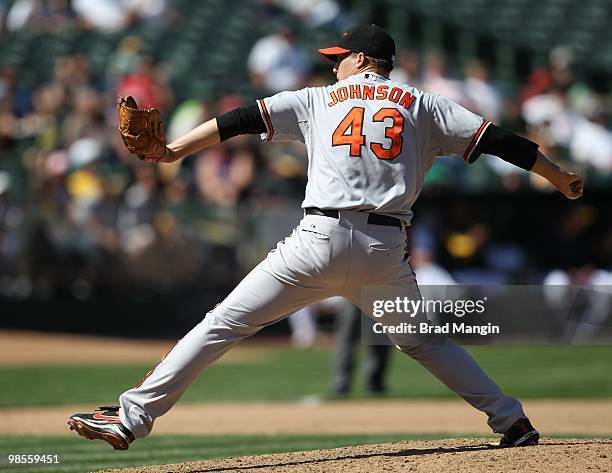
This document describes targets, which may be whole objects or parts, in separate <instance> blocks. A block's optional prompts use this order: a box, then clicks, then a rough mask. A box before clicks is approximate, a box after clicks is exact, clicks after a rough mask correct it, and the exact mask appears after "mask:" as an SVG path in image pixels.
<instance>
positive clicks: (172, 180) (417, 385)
mask: <svg viewBox="0 0 612 473" xmlns="http://www.w3.org/2000/svg"><path fill="white" fill-rule="evenodd" d="M361 22H364V23H367V22H373V23H376V24H378V25H380V26H382V27H385V28H386V29H388V31H389V32H390V33H391V34H392V35H393V36H394V37H395V38H396V41H397V43H398V47H399V52H398V57H397V63H396V67H395V70H394V71H393V74H392V77H393V78H395V79H397V80H400V81H405V82H408V83H411V84H414V85H416V86H417V87H420V88H422V89H425V90H429V91H433V92H437V93H440V94H442V95H446V96H449V97H451V98H452V99H454V100H456V101H457V102H459V103H461V104H463V105H464V106H466V107H467V108H469V109H471V110H473V111H474V112H477V113H479V114H481V115H483V116H486V117H487V118H489V119H491V120H492V121H494V122H496V123H498V124H501V125H503V126H505V127H508V128H510V129H512V130H514V131H515V132H517V133H520V134H522V135H525V136H528V137H529V138H531V139H533V140H534V141H537V142H538V143H539V144H540V145H541V147H542V149H543V150H544V151H545V152H546V153H547V154H548V155H549V156H550V157H552V158H553V159H555V160H557V161H559V162H563V163H566V164H567V165H568V166H569V167H570V168H572V169H575V170H578V171H580V172H582V173H584V174H585V175H586V177H587V184H586V192H585V197H584V198H583V199H581V200H579V201H576V202H570V201H567V200H565V199H564V198H563V197H562V196H560V195H559V194H556V193H554V192H552V190H551V189H550V188H548V187H547V186H546V185H544V183H543V182H541V181H539V180H537V179H533V177H532V176H529V175H528V174H527V173H524V172H522V171H521V170H519V169H516V168H512V167H510V166H506V165H505V164H504V163H503V162H502V161H501V160H498V159H496V158H486V157H484V158H481V159H480V160H479V161H478V162H477V163H476V164H475V165H473V166H471V167H469V168H468V167H467V166H465V165H464V163H463V162H462V160H460V159H458V158H456V157H447V158H441V159H439V160H438V162H437V164H436V165H435V166H434V167H433V169H432V171H431V173H430V175H429V178H428V180H427V183H426V186H425V189H424V191H423V193H422V196H421V197H420V199H419V201H418V203H417V205H416V208H415V213H416V217H415V220H414V229H413V232H412V248H413V256H414V262H415V265H416V266H417V270H419V269H422V268H429V269H434V270H435V271H434V273H435V274H438V275H439V274H444V277H445V278H451V279H452V280H454V281H456V282H459V283H465V284H471V285H477V284H491V283H493V284H542V283H555V284H575V285H582V286H588V285H610V284H611V283H612V277H611V275H610V274H611V273H610V271H611V270H612V214H611V212H610V202H612V190H611V187H610V185H611V184H612V130H611V126H612V115H611V111H612V108H611V106H612V102H611V95H610V86H611V85H612V29H610V27H609V25H610V24H611V22H612V1H611V0H580V1H578V0H540V1H538V2H531V1H528V0H497V1H496V2H489V1H487V0H379V1H373V0H232V1H224V0H200V1H195V0H193V1H190V0H0V328H2V329H3V331H1V332H0V407H1V408H2V411H0V412H3V415H4V418H5V422H4V423H3V425H4V426H5V428H4V430H1V431H0V450H3V451H4V450H7V451H8V450H11V451H12V450H15V449H17V450H18V449H22V450H23V449H25V450H24V451H28V449H30V450H31V449H47V450H49V449H59V450H60V451H62V452H65V453H66V455H67V457H66V458H67V459H68V461H69V463H70V466H69V467H66V471H83V470H85V469H91V468H93V467H94V466H95V467H100V468H101V467H102V466H106V467H110V466H121V465H126V464H142V463H144V462H147V461H149V462H153V463H160V462H168V461H182V460H184V459H185V458H203V457H206V456H227V455H236V454H241V453H263V452H267V453H269V452H272V451H279V450H283V449H285V450H290V449H300V448H314V447H315V446H319V447H320V446H336V445H341V444H344V445H349V444H354V443H359V442H361V443H367V442H377V441H379V442H382V441H384V440H397V439H400V438H404V439H406V438H410V435H414V434H406V433H403V434H398V433H397V432H396V431H394V432H395V433H393V434H391V433H390V434H389V435H386V436H385V435H382V434H377V435H370V436H367V435H361V433H362V432H356V434H355V435H353V436H350V435H344V436H343V437H342V436H340V437H338V436H336V437H334V438H333V439H331V440H330V438H322V437H317V438H316V439H315V438H314V437H295V436H294V437H291V438H290V437H284V438H283V440H282V441H280V440H279V439H278V438H276V437H266V436H261V435H258V436H251V437H245V436H242V437H236V436H234V437H227V438H225V437H224V438H218V439H216V440H215V439H212V440H211V439H210V438H209V439H208V440H206V442H202V441H200V440H198V439H195V440H194V439H193V438H188V437H180V438H179V437H172V436H168V437H166V436H163V435H162V436H161V437H159V436H158V437H156V436H152V437H151V438H150V439H147V440H146V441H143V443H142V447H141V449H140V450H135V451H134V452H130V453H129V454H128V456H124V457H121V459H116V458H115V457H112V459H111V457H109V456H108V455H106V453H107V448H106V447H107V446H106V445H95V446H94V445H89V444H84V445H81V444H79V443H77V441H76V440H75V439H73V438H70V439H67V438H66V439H65V438H60V437H57V438H56V437H53V438H51V437H45V438H39V437H36V438H30V437H26V436H24V435H25V434H26V433H27V434H28V435H30V434H31V433H32V432H30V431H28V430H27V429H26V430H20V431H19V432H17V435H20V436H18V437H14V435H16V434H15V432H14V431H12V430H11V425H13V426H16V425H25V424H24V422H23V417H22V416H23V412H24V411H21V410H16V409H22V408H23V409H26V410H27V409H31V410H30V411H29V412H30V414H32V415H34V414H36V415H40V413H41V412H42V411H40V410H36V406H51V407H53V406H59V405H62V404H87V405H89V407H92V405H93V406H95V405H97V403H101V402H110V401H113V400H114V399H115V396H116V395H117V394H118V393H119V392H121V391H122V390H124V389H126V388H127V387H129V386H131V385H133V384H134V383H135V382H136V381H137V380H138V379H139V378H140V377H142V376H143V375H144V374H145V373H146V372H147V371H148V370H149V369H150V367H151V365H152V364H155V362H156V360H157V358H158V357H159V356H161V355H162V354H163V352H164V350H165V348H166V346H165V345H164V343H165V342H162V344H161V345H154V347H153V348H151V347H149V349H146V347H145V346H144V345H139V344H137V343H136V342H134V343H133V344H132V347H133V350H132V352H137V353H142V354H141V355H134V353H132V352H130V351H129V350H128V348H129V347H127V348H126V344H123V345H121V344H120V345H116V344H114V343H115V342H113V345H109V344H107V342H106V341H104V340H103V341H102V342H100V341H99V340H97V341H96V340H94V339H88V338H87V339H81V340H80V341H79V338H78V337H77V338H61V337H63V336H60V338H58V339H56V338H53V337H51V338H49V339H44V340H43V339H41V338H38V336H37V335H32V334H29V335H28V334H26V335H24V334H23V333H21V332H15V331H12V330H8V329H28V330H38V331H53V332H73V333H78V334H84V333H90V334H96V335H114V336H121V337H139V338H163V339H175V338H178V337H180V336H182V335H183V334H184V333H185V332H186V331H187V330H189V329H190V328H191V327H192V326H193V325H194V324H195V323H197V322H198V321H199V320H200V319H201V318H202V316H203V315H204V314H205V313H206V312H207V311H208V310H209V309H210V308H212V307H213V306H214V305H215V304H216V303H217V302H219V301H220V300H222V299H223V297H224V296H225V295H226V294H227V293H228V292H229V291H230V290H231V289H232V288H233V287H234V286H235V284H236V283H237V282H238V281H239V280H240V279H241V278H242V277H243V276H244V275H245V274H246V273H247V272H248V271H249V270H250V269H251V268H252V267H253V266H254V265H255V264H256V263H257V262H259V261H260V260H261V259H262V258H263V257H264V256H265V255H266V253H267V251H268V250H269V249H270V248H272V247H273V246H274V245H275V244H276V242H277V241H278V240H279V239H280V238H283V237H284V236H285V234H287V233H288V232H289V231H290V229H291V228H292V227H294V226H295V225H296V223H297V222H298V220H299V218H300V216H301V212H300V208H299V205H300V202H301V199H302V197H303V189H304V183H305V174H306V160H305V152H304V149H303V147H302V146H299V145H298V146H293V145H275V144H266V145H265V146H263V145H261V144H260V142H259V140H258V139H257V137H240V138H236V139H234V140H231V141H230V142H227V143H225V144H223V145H221V146H218V147H215V148H213V149H211V150H208V151H205V152H203V153H201V154H199V155H197V156H194V157H191V158H189V159H187V160H185V161H184V162H183V163H180V164H177V165H172V166H170V165H169V166H161V167H154V166H149V165H146V164H143V163H141V162H139V161H138V160H137V159H135V158H134V157H132V156H130V155H128V154H126V152H125V150H124V149H123V145H122V144H121V142H120V139H119V136H118V134H117V133H116V131H115V128H116V111H115V103H116V97H117V96H118V95H128V94H129V95H133V96H135V97H136V99H137V100H138V103H139V105H141V106H143V107H149V106H154V107H157V108H159V110H160V111H161V113H162V114H163V116H164V120H165V123H166V126H167V130H168V135H169V137H170V138H173V137H176V136H178V135H180V134H181V133H183V132H185V131H187V130H188V129H190V128H192V127H193V126H195V125H197V124H199V123H200V122H202V121H203V120H205V119H207V118H210V117H213V116H215V115H216V114H218V113H222V112H224V111H227V110H229V109H231V108H233V107H236V106H238V105H240V104H244V103H248V102H249V101H251V100H253V99H255V98H259V97H263V96H267V95H270V94H273V93H275V92H277V91H280V90H284V89H297V88H300V87H303V86H309V85H319V84H327V83H330V82H333V81H334V77H333V75H332V73H331V64H330V63H329V62H327V61H326V60H325V59H324V58H322V57H319V56H318V54H317V53H316V48H317V47H319V46H321V45H325V44H327V43H329V42H331V41H334V40H335V38H336V37H337V36H338V34H339V33H340V32H341V31H344V30H345V29H346V28H347V27H349V26H351V25H353V24H355V23H361ZM436 271H437V272H436ZM430 283H431V281H430ZM607 310H610V307H609V305H608V306H607ZM323 312H324V313H325V312H326V310H325V309H324V310H323ZM327 315H331V314H329V313H327ZM326 320H328V321H329V320H331V317H328V318H327V319H326ZM330 328H331V323H329V324H328V325H327V329H328V331H331V329H330ZM288 333H289V330H288V326H287V324H284V323H283V324H278V325H277V326H274V327H271V328H269V329H267V330H266V331H264V334H263V335H264V337H266V336H267V337H268V338H264V339H263V340H264V342H265V343H262V344H261V345H257V348H256V349H255V348H253V345H248V343H247V346H246V348H244V349H243V348H241V347H238V348H237V349H236V350H238V352H237V353H238V354H237V355H236V357H237V358H236V359H233V358H231V356H232V355H231V354H230V355H228V356H229V357H230V360H229V361H228V362H223V363H224V364H223V365H222V366H215V367H213V368H212V369H211V370H210V372H209V373H207V375H206V376H205V377H203V378H202V379H201V380H199V381H198V382H197V383H196V384H195V385H194V386H193V388H192V389H190V390H189V391H188V393H187V394H186V397H185V401H186V402H187V403H189V402H197V401H203V400H206V401H208V402H212V401H235V402H245V401H253V400H257V401H271V400H273V401H275V402H277V401H280V400H285V401H291V400H295V399H299V398H301V397H302V396H305V395H309V394H311V395H314V398H312V399H311V401H312V402H314V403H315V404H316V403H317V402H318V401H317V399H320V398H322V397H323V398H324V397H325V396H326V395H327V394H328V393H329V380H328V375H329V366H330V358H331V353H332V352H331V350H330V347H329V344H328V343H327V344H326V343H322V344H318V345H315V347H314V348H311V349H309V350H307V351H305V352H296V351H295V350H293V349H292V348H291V347H290V346H289V345H288V344H286V343H285V341H284V340H286V338H281V337H277V338H278V339H280V340H283V341H281V342H279V341H277V340H274V339H273V338H272V337H275V336H277V335H286V334H288ZM258 337H259V336H258ZM127 344H128V345H129V344H130V342H128V343H127ZM111 346H112V349H111V351H113V353H114V354H115V355H116V356H114V357H110V358H109V357H108V352H107V351H105V348H106V347H111ZM37 347H38V349H40V350H42V351H41V352H40V354H39V355H36V353H35V352H36V349H37ZM88 347H89V348H88ZM611 348H612V347H610V346H591V347H530V348H526V347H523V348H520V347H514V348H500V347H497V348H491V347H481V348H477V349H473V352H474V354H475V356H476V357H477V358H478V360H479V361H480V362H481V363H482V364H483V366H484V367H485V368H486V369H487V370H488V371H489V372H490V373H491V375H492V376H493V377H494V378H495V379H496V380H498V381H499V382H500V384H501V385H502V387H504V389H507V390H508V391H509V392H510V393H511V394H513V395H517V396H520V397H522V398H526V399H528V400H532V399H549V398H564V399H570V398H589V399H590V400H592V401H589V402H591V403H592V405H591V407H592V409H593V411H594V412H595V411H597V410H598V409H599V410H598V411H597V412H600V413H603V412H606V411H605V409H606V407H605V406H607V409H608V410H609V398H610V397H611V396H612V381H611V379H610V376H609V372H610V360H611V359H612V352H611ZM240 350H245V351H240ZM252 350H255V351H252ZM258 350H259V351H258ZM130 353H131V354H130ZM232 353H233V352H232ZM96 354H97V358H96V356H94V355H96ZM92 358H94V359H92ZM402 360H403V358H402ZM399 363H401V364H399ZM389 379H390V387H389V391H388V396H389V397H391V398H394V397H395V398H421V399H447V398H452V397H453V396H452V394H451V393H450V392H448V390H446V388H444V387H443V386H441V385H439V383H437V381H435V380H434V379H433V378H431V376H429V375H428V374H427V373H425V372H424V371H423V370H422V369H421V368H420V367H418V366H416V365H415V364H414V363H408V362H406V361H401V362H400V361H399V360H397V362H396V361H395V358H394V359H393V360H392V363H391V367H390V377H389ZM75 380H77V381H76V382H75ZM206 380H208V381H206ZM237 387H238V388H239V389H237ZM353 396H355V397H357V398H359V397H364V396H367V393H366V392H365V389H363V388H361V387H359V388H358V390H357V391H356V392H355V393H354V394H353ZM598 398H599V401H598V402H604V403H605V402H608V404H605V405H600V404H597V403H596V399H598ZM601 398H607V399H608V400H607V401H606V399H603V400H601ZM308 402H310V401H308ZM529 402H531V401H529ZM530 405H531V404H530ZM601 406H604V407H601ZM582 407H584V406H582ZM582 407H581V408H582ZM466 409H467V408H466ZM551 409H552V408H551ZM555 409H556V410H553V411H551V412H556V417H558V419H564V417H563V416H565V415H569V414H571V413H575V414H576V415H578V414H579V415H582V414H583V413H584V412H585V411H583V410H582V411H581V410H580V409H579V408H578V407H567V408H566V409H565V410H564V409H561V408H559V407H557V408H555ZM54 412H55V414H53V415H58V417H53V422H52V423H51V424H52V426H51V427H49V431H48V434H49V435H56V434H57V432H56V431H57V429H59V428H60V427H57V428H56V426H58V425H60V424H61V429H62V431H61V432H62V433H63V434H64V435H65V434H67V432H64V425H63V422H64V418H65V414H66V412H63V411H62V412H61V413H60V414H61V415H60V414H57V412H58V411H54ZM237 412H241V411H240V410H239V409H238V408H237ZM369 412H370V413H371V414H372V415H375V413H376V409H374V408H373V407H372V408H371V409H370V410H369ZM536 412H538V411H536ZM33 413H34V414H33ZM50 415H51V414H50ZM11 416H13V417H11ZM192 417H194V416H193V415H192ZM304 417H307V416H306V415H304ZM552 417H555V416H553V415H551V416H548V415H547V416H542V417H540V418H537V417H536V419H537V420H538V421H540V422H541V421H544V422H545V421H546V420H547V418H548V419H550V418H552ZM7 418H8V419H9V420H8V421H6V419H7ZM195 418H198V417H195ZM586 418H587V417H584V419H586ZM481 420H482V419H480V418H478V423H473V424H465V425H466V427H465V429H466V431H468V432H480V431H479V430H475V429H476V428H474V430H472V428H473V427H474V426H475V425H478V426H480V425H481V424H484V423H483V422H481ZM11 422H13V424H11ZM585 422H586V421H585ZM51 424H50V425H51ZM202 424H203V425H204V424H206V422H204V421H203V422H202ZM33 425H35V424H33ZM462 425H463V424H462ZM571 425H573V424H570V426H571ZM546 428H547V429H548V432H561V431H557V430H554V429H555V427H546ZM568 428H570V427H568ZM597 429H599V430H597ZM602 429H605V428H604V427H602V426H601V425H599V426H597V427H596V428H595V430H593V429H591V430H589V428H585V429H582V427H580V428H578V427H577V428H576V430H575V432H578V433H584V434H589V433H593V432H595V431H596V432H598V433H601V432H602V431H603V430H602ZM58 432H59V431H58ZM563 432H569V431H568V430H564V431H563ZM35 433H36V434H37V435H41V433H44V432H40V431H35ZM360 435H361V436H360ZM436 435H437V436H438V437H440V436H444V435H443V434H435V435H434V437H435V436H436ZM447 436H448V434H447ZM419 437H420V438H423V435H420V436H419ZM144 442H148V443H144ZM202 445H205V446H206V448H203V447H202ZM145 446H146V447H145ZM92 452H94V453H93V454H92ZM71 455H72V456H71ZM130 455H131V456H130ZM19 471H26V470H23V469H21V470H19ZM33 471H34V470H33Z"/></svg>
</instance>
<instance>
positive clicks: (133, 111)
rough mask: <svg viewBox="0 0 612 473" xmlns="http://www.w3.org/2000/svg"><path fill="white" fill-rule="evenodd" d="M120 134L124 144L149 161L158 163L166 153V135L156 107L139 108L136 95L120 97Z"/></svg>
mask: <svg viewBox="0 0 612 473" xmlns="http://www.w3.org/2000/svg"><path fill="white" fill-rule="evenodd" d="M117 113H118V114H119V134H120V135H121V139H122V140H123V144H124V145H125V147H126V148H127V149H128V150H129V152H130V153H133V154H135V155H137V156H138V158H139V159H141V160H143V161H146V162H148V163H157V162H159V161H161V160H162V159H163V157H164V156H165V155H166V135H165V133H164V127H163V122H162V119H161V116H160V114H159V111H158V110H157V109H156V108H147V109H139V108H138V105H136V100H134V97H132V96H128V97H119V101H118V103H117Z"/></svg>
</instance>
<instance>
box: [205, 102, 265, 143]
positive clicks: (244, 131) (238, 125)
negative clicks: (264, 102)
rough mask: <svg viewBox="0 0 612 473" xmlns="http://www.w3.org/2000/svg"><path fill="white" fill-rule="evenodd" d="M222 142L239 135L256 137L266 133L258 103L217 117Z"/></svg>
mask: <svg viewBox="0 0 612 473" xmlns="http://www.w3.org/2000/svg"><path fill="white" fill-rule="evenodd" d="M217 128H218V129H219V136H220V137H221V141H225V140H227V139H229V138H231V137H233V136H237V135H256V134H258V133H265V132H266V124H265V123H264V121H263V118H262V117H261V113H259V107H258V106H257V104H256V103H252V104H250V105H247V106H246V107H239V108H236V109H234V110H232V111H231V112H227V113H224V114H223V115H220V116H218V117H217Z"/></svg>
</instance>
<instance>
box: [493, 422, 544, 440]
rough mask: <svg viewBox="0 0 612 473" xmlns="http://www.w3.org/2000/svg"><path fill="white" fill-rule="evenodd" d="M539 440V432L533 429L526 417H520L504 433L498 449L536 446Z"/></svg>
mask: <svg viewBox="0 0 612 473" xmlns="http://www.w3.org/2000/svg"><path fill="white" fill-rule="evenodd" d="M538 440H540V434H539V432H538V431H537V430H536V429H534V427H533V425H531V422H529V419H528V418H527V417H521V418H520V419H518V420H517V421H516V422H514V424H512V425H511V426H510V428H509V429H508V430H507V431H506V433H505V434H504V436H503V437H502V439H501V441H500V442H499V446H500V447H526V446H527V445H537V444H538Z"/></svg>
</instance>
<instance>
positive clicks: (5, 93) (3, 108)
mask: <svg viewBox="0 0 612 473" xmlns="http://www.w3.org/2000/svg"><path fill="white" fill-rule="evenodd" d="M31 106H32V105H31V98H30V91H29V90H28V89H27V88H26V87H24V85H23V84H21V83H20V81H19V71H18V70H17V68H15V67H12V66H7V67H5V68H4V69H2V72H0V112H5V113H10V114H12V115H15V116H16V117H22V116H23V115H25V114H26V113H27V112H29V111H30V109H31Z"/></svg>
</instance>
